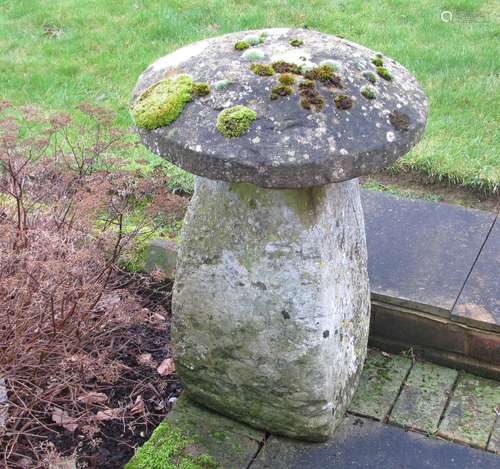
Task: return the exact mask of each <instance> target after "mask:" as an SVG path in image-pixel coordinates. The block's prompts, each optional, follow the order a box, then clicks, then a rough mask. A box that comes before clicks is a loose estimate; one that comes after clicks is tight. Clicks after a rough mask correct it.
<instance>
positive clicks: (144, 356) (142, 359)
mask: <svg viewBox="0 0 500 469" xmlns="http://www.w3.org/2000/svg"><path fill="white" fill-rule="evenodd" d="M137 363H139V365H145V366H155V363H154V362H153V355H151V354H150V353H141V354H140V355H138V356H137Z"/></svg>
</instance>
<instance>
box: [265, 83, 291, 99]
mask: <svg viewBox="0 0 500 469" xmlns="http://www.w3.org/2000/svg"><path fill="white" fill-rule="evenodd" d="M292 92H293V89H292V87H291V86H287V85H277V86H273V87H272V88H271V96H270V99H278V98H279V97H280V96H289V95H291V94H292Z"/></svg>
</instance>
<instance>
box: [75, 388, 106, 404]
mask: <svg viewBox="0 0 500 469" xmlns="http://www.w3.org/2000/svg"><path fill="white" fill-rule="evenodd" d="M107 400H108V396H106V394H104V393H102V392H94V391H91V392H88V393H86V394H84V395H83V396H79V397H78V402H83V403H84V404H104V403H105V402H107Z"/></svg>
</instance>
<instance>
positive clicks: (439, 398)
mask: <svg viewBox="0 0 500 469" xmlns="http://www.w3.org/2000/svg"><path fill="white" fill-rule="evenodd" d="M457 376H458V372H457V371H456V370H453V369H451V368H445V367H442V366H438V365H434V364H433V363H426V362H417V363H415V365H414V366H413V368H412V370H411V372H410V374H409V376H408V378H407V380H406V383H405V385H404V387H403V390H402V392H401V394H400V395H399V397H398V399H397V401H396V404H395V405H394V408H393V410H392V412H391V416H390V418H389V422H390V423H394V424H396V425H400V426H402V427H405V428H409V429H413V430H419V431H423V432H426V433H435V432H436V431H437V429H438V424H439V420H440V418H441V415H442V414H443V411H444V408H445V405H446V402H447V401H448V398H449V393H450V391H451V390H452V388H453V384H454V383H455V380H456V379H457Z"/></svg>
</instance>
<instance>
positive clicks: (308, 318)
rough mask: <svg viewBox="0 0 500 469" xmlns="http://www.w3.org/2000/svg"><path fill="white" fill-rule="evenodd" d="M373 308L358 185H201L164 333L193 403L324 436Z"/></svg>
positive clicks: (290, 431)
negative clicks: (167, 331)
mask: <svg viewBox="0 0 500 469" xmlns="http://www.w3.org/2000/svg"><path fill="white" fill-rule="evenodd" d="M369 305H370V302H369V287H368V277H367V256H366V243H365V232H364V222H363V213H362V208H361V203H360V197H359V188H358V182H357V180H351V181H346V182H343V183H337V184H329V185H326V186H322V187H318V188H309V189H299V190H277V189H263V188H258V187H257V186H254V185H251V184H243V183H241V184H232V183H227V182H220V181H210V180H207V179H204V178H197V180H196V185H195V194H194V196H193V199H192V201H191V206H190V208H189V211H188V213H187V215H186V219H185V223H184V227H183V233H182V245H181V248H180V251H179V257H178V264H177V272H176V280H175V286H174V293H173V329H172V338H173V343H174V345H175V356H176V367H177V372H178V374H179V376H180V378H181V379H182V381H183V383H184V385H185V387H186V391H187V393H188V394H189V396H190V397H191V398H192V399H194V400H196V401H198V402H200V403H202V404H204V405H206V406H208V407H210V408H213V409H215V410H217V411H219V412H221V413H223V414H226V415H228V416H231V417H233V418H236V419H238V420H240V421H243V422H246V423H248V424H250V425H252V426H254V427H257V428H261V429H264V430H267V431H269V432H272V433H276V434H281V435H286V436H290V437H295V438H303V439H307V440H313V441H314V440H318V441H319V440H325V439H326V438H328V437H329V436H330V435H331V433H332V432H333V429H334V428H335V426H336V425H337V424H338V422H340V420H341V418H342V416H343V414H344V411H345V410H346V407H347V405H348V403H349V401H350V399H351V397H352V395H353V393H354V391H355V388H356V384H357V381H358V378H359V374H360V372H361V368H362V364H363V361H364V358H365V354H366V344H367V339H368V325H369V315H370V314H369V311H370V306H369Z"/></svg>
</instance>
